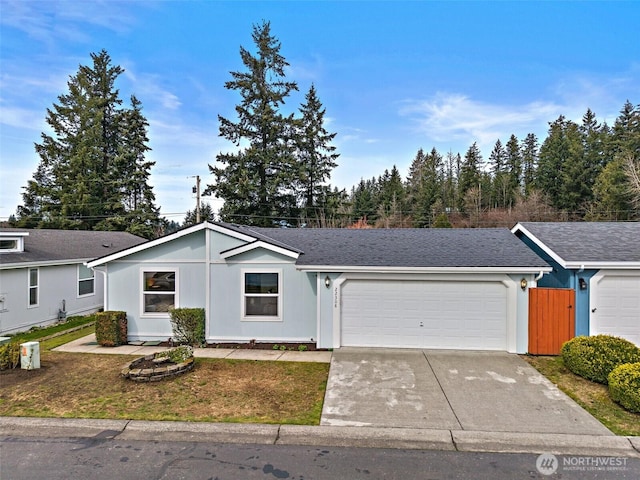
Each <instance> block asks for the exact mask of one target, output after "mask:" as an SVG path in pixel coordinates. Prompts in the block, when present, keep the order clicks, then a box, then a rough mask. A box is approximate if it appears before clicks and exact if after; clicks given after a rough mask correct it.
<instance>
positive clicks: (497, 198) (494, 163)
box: [489, 139, 509, 207]
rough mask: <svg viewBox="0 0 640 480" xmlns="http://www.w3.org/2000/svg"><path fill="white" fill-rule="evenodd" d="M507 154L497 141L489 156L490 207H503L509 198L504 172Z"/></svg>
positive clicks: (507, 180)
mask: <svg viewBox="0 0 640 480" xmlns="http://www.w3.org/2000/svg"><path fill="white" fill-rule="evenodd" d="M506 161H507V154H506V152H505V150H504V147H503V146H502V142H501V141H500V139H498V140H497V141H496V143H495V145H494V146H493V150H491V154H490V155H489V167H490V169H491V173H492V174H493V188H492V189H491V190H492V192H491V195H492V202H491V204H492V205H495V206H496V207H504V206H505V205H506V203H507V198H508V196H509V194H508V189H509V178H508V175H507V171H506Z"/></svg>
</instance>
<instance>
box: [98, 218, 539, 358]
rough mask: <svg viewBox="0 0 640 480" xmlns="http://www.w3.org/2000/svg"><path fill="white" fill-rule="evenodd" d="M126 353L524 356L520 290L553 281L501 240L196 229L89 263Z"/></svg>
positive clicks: (480, 232)
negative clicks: (232, 345)
mask: <svg viewBox="0 0 640 480" xmlns="http://www.w3.org/2000/svg"><path fill="white" fill-rule="evenodd" d="M87 266H88V267H89V268H92V269H94V270H96V271H100V272H102V273H104V275H105V276H106V283H105V308H106V309H108V310H121V311H125V312H127V317H128V324H129V332H128V335H129V341H150V340H167V339H168V338H170V337H172V328H171V322H170V318H169V313H168V312H169V310H170V309H171V308H173V307H176V308H177V307H201V308H204V309H205V312H206V332H205V334H206V340H207V342H209V343H218V342H249V341H251V340H255V341H258V342H260V341H262V342H315V343H316V345H317V346H318V347H319V348H338V347H341V346H363V347H364V346H366V347H408V348H450V349H480V350H503V351H504V350H506V351H509V352H526V349H527V335H528V330H527V314H528V304H527V302H528V295H527V289H528V288H530V287H533V286H535V284H536V279H537V278H538V277H541V276H542V274H543V273H544V272H549V271H551V268H550V267H549V265H548V264H547V263H546V262H545V261H544V260H542V259H541V258H540V257H538V256H537V255H535V254H534V253H533V252H532V251H531V250H530V249H528V248H526V246H525V245H524V244H522V242H520V241H519V240H518V239H517V238H516V237H515V236H514V235H512V234H511V232H510V231H509V230H508V229H380V230H377V229H372V230H352V229H305V228H298V229H291V228H281V229H280V228H255V227H246V226H238V225H232V224H226V223H201V224H198V225H195V226H191V227H188V228H185V229H183V230H179V231H177V232H174V233H172V234H169V235H167V236H165V237H162V238H159V239H156V240H152V241H149V242H147V243H144V244H141V245H137V246H134V247H132V248H129V249H126V250H123V251H120V252H117V253H112V254H107V255H104V256H102V257H100V258H97V259H95V260H92V261H90V262H88V263H87Z"/></svg>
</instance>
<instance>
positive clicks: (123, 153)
mask: <svg viewBox="0 0 640 480" xmlns="http://www.w3.org/2000/svg"><path fill="white" fill-rule="evenodd" d="M148 128H149V122H147V119H146V118H145V117H144V116H143V114H142V103H141V102H140V100H138V99H137V98H136V97H135V96H134V95H132V96H131V108H130V109H129V110H124V111H122V112H121V113H120V119H119V130H120V142H119V145H118V155H117V156H116V159H115V165H116V168H115V169H113V170H111V172H109V173H110V179H109V182H111V183H112V184H114V185H116V186H117V187H118V188H117V190H116V192H115V193H116V194H117V197H116V198H114V202H115V203H114V205H115V206H114V210H115V209H116V208H117V209H118V210H119V212H118V215H117V216H116V215H114V216H112V217H110V218H108V219H106V220H104V221H102V222H99V223H98V224H97V225H96V227H95V229H96V230H125V231H127V232H129V233H133V234H134V235H138V236H141V237H145V238H153V237H154V236H155V232H156V231H157V229H158V228H159V227H160V225H161V223H162V222H161V220H160V217H159V214H160V212H159V209H158V208H157V207H156V206H155V194H154V193H153V188H152V187H151V186H150V185H149V177H150V176H151V167H152V166H153V165H155V162H152V161H149V160H147V159H146V153H147V152H148V151H150V150H151V148H149V146H148V145H147V142H148V141H149V139H148V138H147V130H148Z"/></svg>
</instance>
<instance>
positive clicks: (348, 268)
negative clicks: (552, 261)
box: [296, 265, 552, 274]
mask: <svg viewBox="0 0 640 480" xmlns="http://www.w3.org/2000/svg"><path fill="white" fill-rule="evenodd" d="M296 269H297V270H300V271H303V272H327V273H342V272H367V273H505V274H509V273H516V274H529V273H532V274H533V273H535V274H539V273H540V272H544V273H548V272H551V271H552V268H551V267H549V266H546V267H543V266H540V267H517V266H514V267H392V266H373V265H369V266H367V265H363V266H360V265H358V266H356V265H296Z"/></svg>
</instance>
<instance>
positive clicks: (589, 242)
mask: <svg viewBox="0 0 640 480" xmlns="http://www.w3.org/2000/svg"><path fill="white" fill-rule="evenodd" d="M520 225H522V226H523V227H524V228H526V229H527V230H528V231H529V232H531V234H533V235H535V237H536V238H538V239H539V240H540V241H541V242H543V243H544V244H545V245H546V246H547V247H549V248H550V249H551V250H553V251H554V252H555V253H556V254H557V255H558V256H559V257H561V258H562V259H563V260H564V261H566V262H640V222H579V223H577V222H558V223H553V222H539V223H538V222H522V223H520Z"/></svg>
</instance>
